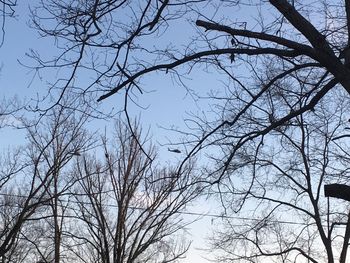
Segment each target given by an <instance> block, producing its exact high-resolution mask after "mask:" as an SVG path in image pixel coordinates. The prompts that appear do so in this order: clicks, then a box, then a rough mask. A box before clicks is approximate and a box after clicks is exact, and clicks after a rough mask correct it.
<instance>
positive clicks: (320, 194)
mask: <svg viewBox="0 0 350 263" xmlns="http://www.w3.org/2000/svg"><path fill="white" fill-rule="evenodd" d="M331 94H332V98H333V101H332V102H327V101H323V102H321V103H320V104H319V105H318V106H317V108H316V109H315V112H314V113H313V112H309V113H304V114H301V115H300V116H298V117H296V118H295V119H294V121H293V125H289V126H285V127H280V128H279V129H276V130H274V131H273V132H272V133H271V134H269V135H266V136H265V137H264V138H263V139H261V140H260V142H258V145H249V146H247V147H245V148H244V151H243V150H242V151H240V152H238V154H237V155H238V156H239V157H238V158H236V159H235V160H234V161H233V162H232V163H231V164H230V165H229V166H228V171H229V172H230V173H231V174H232V176H231V177H229V178H226V179H222V182H221V185H220V188H219V189H218V192H217V193H218V194H219V196H220V197H221V201H222V203H223V205H224V208H225V209H226V210H225V211H226V214H225V215H228V217H227V218H225V219H223V221H222V223H223V224H222V225H221V227H220V228H218V229H217V230H218V232H216V233H214V234H213V237H214V238H213V239H211V241H212V242H211V243H212V247H213V249H214V250H215V251H216V252H217V253H218V254H217V255H218V259H219V260H220V262H234V261H239V262H265V261H266V260H267V261H270V262H271V261H273V262H315V263H316V262H329V263H331V262H332V263H333V262H342V263H345V262H346V253H347V248H348V243H349V235H348V234H347V233H348V232H349V231H350V224H349V220H350V217H349V203H348V201H344V200H340V199H335V198H333V199H330V200H329V203H327V199H326V198H325V195H324V185H325V184H333V183H339V184H346V185H348V184H349V176H350V174H349V169H348V167H349V161H350V155H349V153H350V151H349V150H350V148H349V147H350V145H349V143H348V142H347V140H346V138H339V136H343V135H344V134H346V130H345V129H344V127H347V126H348V124H349V122H348V116H349V111H348V109H349V101H348V100H347V99H346V98H345V97H344V93H343V92H340V93H337V92H334V91H332V92H331ZM218 221H219V219H218Z"/></svg>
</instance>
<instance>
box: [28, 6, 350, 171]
mask: <svg viewBox="0 0 350 263" xmlns="http://www.w3.org/2000/svg"><path fill="white" fill-rule="evenodd" d="M32 18H33V26H34V27H35V28H37V29H38V30H39V32H41V34H42V35H43V36H45V37H54V38H55V39H56V41H57V46H58V48H60V49H61V50H62V54H61V56H59V57H57V58H55V59H54V60H45V59H43V58H41V57H40V56H38V55H37V54H35V53H33V54H32V57H33V58H34V59H36V60H37V62H38V64H37V69H38V70H40V69H45V68H52V67H54V68H58V69H59V68H66V69H70V70H69V71H64V72H65V75H64V78H62V79H64V80H65V81H60V82H57V83H55V84H53V85H52V87H51V88H52V89H51V90H52V91H53V90H55V91H56V92H57V88H58V90H59V94H62V93H64V92H66V91H67V90H68V89H74V91H75V92H76V93H77V95H78V94H80V95H83V96H86V97H89V99H91V98H94V99H97V101H104V100H106V99H107V98H109V97H111V96H112V95H115V94H117V93H123V94H124V96H125V97H126V101H127V99H128V97H129V96H130V93H132V94H140V96H142V95H141V94H142V93H143V92H144V91H145V90H144V87H143V85H142V79H145V78H146V77H147V76H148V75H150V74H152V73H153V72H154V73H155V72H157V73H159V74H158V76H159V78H161V77H162V74H167V73H168V74H171V75H172V76H173V77H174V78H175V79H177V80H178V81H179V83H180V84H183V85H185V87H186V88H188V89H189V90H190V89H191V83H192V82H186V81H185V78H186V77H187V76H188V75H189V76H191V72H192V71H196V70H201V71H202V73H201V74H205V73H208V74H213V72H214V74H215V77H216V76H217V77H218V78H220V81H221V85H222V84H223V85H224V87H225V88H226V91H225V92H222V89H221V88H218V87H215V88H213V93H212V94H211V95H210V96H211V98H213V99H218V100H220V99H222V100H221V102H222V103H221V105H222V109H221V110H218V113H219V114H218V115H220V117H219V118H218V119H215V120H209V122H210V124H209V122H208V123H207V124H208V125H207V126H206V127H197V128H198V129H199V130H200V131H199V132H200V135H199V136H198V134H196V136H195V139H193V138H191V139H190V141H191V142H192V143H193V142H194V140H196V143H195V144H193V145H192V146H193V147H192V149H191V150H189V156H190V155H193V154H195V153H196V152H197V151H198V150H200V149H203V148H204V147H205V146H207V145H210V144H211V142H213V141H216V142H218V138H214V137H215V136H216V135H218V134H220V133H222V130H230V131H235V133H236V134H237V136H234V137H232V142H231V144H232V147H231V149H230V151H229V152H226V157H225V160H224V161H223V162H222V164H221V168H220V169H219V170H221V174H224V173H225V171H226V166H227V164H229V163H230V162H231V160H232V158H233V157H234V155H235V152H236V151H237V149H239V148H240V147H241V146H242V145H244V144H245V143H247V142H249V141H251V140H254V139H256V138H258V137H261V136H264V135H266V134H268V133H269V132H271V131H273V130H274V129H275V128H276V127H279V126H283V125H285V124H286V123H288V122H289V121H291V120H292V119H294V118H296V117H297V116H299V115H301V114H303V113H304V112H307V111H312V110H314V109H315V107H316V105H317V104H318V103H319V102H320V101H321V100H322V99H324V98H325V97H326V98H328V94H329V92H330V91H331V90H333V89H343V90H344V92H345V93H344V94H346V96H347V95H348V93H349V92H350V70H349V61H350V59H349V58H350V48H349V43H350V40H349V31H350V29H349V27H350V26H349V25H350V22H349V21H350V7H349V2H348V1H344V0H341V1H333V0H332V1H317V2H315V1H314V2H312V1H287V0H276V1H275V0H271V1H260V0H256V1H243V0H242V1H239V0H237V1H204V0H203V1H201V0H200V1H175V2H172V1H144V2H135V1H100V0H98V1H97V0H96V1H94V0H90V1H65V2H64V3H63V2H62V1H55V0H51V1H43V2H42V3H41V5H39V6H38V7H37V8H35V9H33V11H32ZM48 20H49V21H50V23H48V22H47V21H48ZM180 32H182V35H181V36H180V35H179V34H180ZM85 74H89V76H95V77H94V78H93V79H92V81H90V82H89V83H87V84H86V83H85V84H83V86H79V87H78V88H77V86H76V85H72V84H73V81H76V78H77V79H78V78H79V76H81V75H85ZM196 81H197V82H198V81H200V79H196V74H194V76H193V83H195V82H196ZM300 85H302V86H303V88H302V89H301V88H300ZM296 93H298V94H297V95H298V96H295V95H296ZM299 93H301V94H299ZM281 94H286V96H283V99H281V96H280V95H281ZM169 99H170V98H169ZM328 99H329V98H328ZM59 100H60V96H59V97H58V102H59ZM227 101H229V102H230V105H231V107H230V108H228V107H227V106H223V105H225V103H226V102H227ZM219 111H221V112H219ZM243 123H244V124H245V125H244V126H242V124H243ZM201 125H202V124H201Z"/></svg>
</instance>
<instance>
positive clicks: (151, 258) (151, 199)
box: [72, 121, 200, 263]
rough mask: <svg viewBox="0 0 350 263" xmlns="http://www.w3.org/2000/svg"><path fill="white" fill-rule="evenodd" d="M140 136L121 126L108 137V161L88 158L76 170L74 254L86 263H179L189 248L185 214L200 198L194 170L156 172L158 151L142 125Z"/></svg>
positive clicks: (104, 143) (105, 142)
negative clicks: (155, 158)
mask: <svg viewBox="0 0 350 263" xmlns="http://www.w3.org/2000/svg"><path fill="white" fill-rule="evenodd" d="M134 131H135V132H136V134H134V135H135V136H133V135H132V133H131V132H130V130H128V126H127V125H126V124H125V123H123V122H121V121H119V122H117V124H116V126H115V135H114V137H113V138H111V139H108V140H107V138H103V141H102V149H101V150H103V152H104V158H98V157H96V156H84V157H83V158H81V159H80V162H78V166H77V167H76V172H75V180H76V181H78V184H79V187H77V188H76V189H75V195H74V196H75V200H76V204H77V205H76V208H75V211H76V214H75V216H76V217H77V218H79V220H77V222H76V225H77V226H78V227H77V229H76V231H74V233H73V234H72V238H73V239H74V240H75V243H74V244H75V245H72V250H73V251H74V253H75V254H76V255H77V257H78V258H79V259H81V260H82V262H102V263H112V262H114V263H122V262H130V263H132V262H174V261H177V260H178V259H179V258H181V257H183V256H184V254H185V252H186V251H187V249H188V247H189V243H187V242H185V240H184V236H182V235H181V234H184V233H183V232H182V231H183V230H184V227H185V226H186V225H187V224H188V223H189V222H186V221H184V220H183V218H182V216H181V212H183V211H185V209H186V206H188V205H190V202H191V201H193V200H194V198H195V197H197V196H198V194H199V189H200V188H199V187H197V186H195V185H191V184H190V183H191V182H192V180H193V178H194V169H193V167H192V166H187V167H186V169H184V172H183V173H182V174H177V173H176V171H175V169H171V168H158V167H155V165H154V163H153V164H152V160H151V159H150V158H149V157H153V158H154V157H155V149H154V148H153V147H152V146H148V145H147V144H148V143H149V142H148V141H147V140H146V139H143V138H142V137H141V136H142V135H141V129H140V126H138V125H134ZM142 147H143V148H142ZM145 149H147V150H146V151H147V152H145ZM153 158H152V159H153ZM153 162H154V161H153Z"/></svg>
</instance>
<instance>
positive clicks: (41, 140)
mask: <svg viewBox="0 0 350 263" xmlns="http://www.w3.org/2000/svg"><path fill="white" fill-rule="evenodd" d="M23 121H24V120H23ZM85 121H86V118H84V117H82V116H80V115H79V114H78V113H76V112H75V111H74V110H69V109H66V108H65V107H56V108H53V109H52V110H51V112H50V114H48V115H46V117H45V119H42V122H41V123H40V124H39V125H31V124H29V123H28V124H25V126H26V127H27V128H26V133H27V139H28V145H27V146H26V147H23V148H20V151H18V152H17V153H16V154H15V155H12V156H10V157H9V158H8V159H7V160H6V166H5V167H9V168H7V169H6V170H5V169H4V171H3V174H4V176H3V177H1V178H2V184H1V186H2V187H1V188H0V191H1V192H0V194H1V198H2V203H1V206H2V208H1V211H2V213H1V215H2V216H1V221H0V222H1V226H0V230H1V231H0V237H1V239H0V240H1V246H0V257H1V258H2V259H3V262H20V261H19V259H18V258H17V261H16V260H13V261H11V260H10V258H11V257H12V256H13V255H14V254H16V253H18V252H19V250H18V248H19V247H25V245H23V244H26V246H27V249H26V253H22V255H21V256H22V257H24V258H26V257H28V256H31V255H32V253H29V248H31V247H32V245H35V249H36V250H39V249H42V248H40V246H39V241H40V239H41V238H43V237H44V236H43V232H42V231H38V229H39V228H38V227H36V225H38V223H39V224H41V226H42V227H43V223H44V222H52V220H53V227H52V228H50V229H48V231H47V232H46V233H45V234H48V233H51V232H52V231H53V232H54V234H53V236H54V240H53V241H52V243H53V244H54V245H55V246H54V249H52V251H54V255H55V256H54V258H57V260H55V262H59V247H60V237H61V228H60V227H62V224H63V215H61V214H60V213H61V211H62V214H63V213H64V212H65V211H64V205H62V203H65V200H67V198H63V199H64V200H61V196H62V195H63V194H64V193H65V192H66V191H67V189H69V187H71V186H72V185H73V184H74V182H72V181H69V182H68V181H66V182H65V183H64V181H63V180H61V176H62V175H61V174H63V173H65V172H66V171H65V169H67V168H66V167H67V164H69V161H70V160H72V159H73V158H74V157H75V156H76V155H77V153H78V152H79V151H81V152H83V151H85V150H86V149H87V148H88V147H89V146H90V143H91V140H90V137H89V135H88V134H87V133H86V132H84V131H83V130H82V129H83V128H82V126H83V125H84V123H85ZM27 125H28V126H27ZM59 183H60V184H59ZM59 203H60V204H61V206H60V208H62V209H59V207H58V205H59ZM47 208H50V209H51V213H50V212H48V209H47ZM33 222H38V223H33ZM31 228H32V230H31ZM35 232H36V233H35ZM33 233H34V236H38V235H39V236H40V235H41V236H40V238H39V239H37V240H35V242H37V243H36V244H35V242H34V241H33V240H32V238H34V237H33V235H32V234H33ZM23 242H24V243H23ZM45 250H46V251H47V252H48V253H49V254H51V253H52V251H49V245H48V243H47V242H46V245H45ZM39 254H40V255H41V256H44V255H45V253H39ZM39 258H40V257H39ZM26 260H34V258H31V259H28V258H26ZM42 260H46V259H45V258H43V259H42ZM34 261H35V260H34Z"/></svg>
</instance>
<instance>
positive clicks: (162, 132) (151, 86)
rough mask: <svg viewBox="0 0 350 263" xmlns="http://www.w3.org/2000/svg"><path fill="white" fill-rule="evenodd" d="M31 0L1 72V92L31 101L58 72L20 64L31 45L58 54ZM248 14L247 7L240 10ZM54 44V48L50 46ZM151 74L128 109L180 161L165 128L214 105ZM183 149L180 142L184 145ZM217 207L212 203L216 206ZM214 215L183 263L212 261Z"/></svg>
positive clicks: (12, 141) (16, 140)
mask: <svg viewBox="0 0 350 263" xmlns="http://www.w3.org/2000/svg"><path fill="white" fill-rule="evenodd" d="M28 3H29V2H28V1H19V6H18V8H16V18H15V19H8V20H7V21H6V35H5V43H4V45H3V46H2V47H1V48H0V63H1V65H2V69H1V71H0V92H1V96H2V97H7V98H10V97H12V96H17V97H18V98H19V99H20V100H23V99H25V100H29V99H30V98H31V97H33V96H35V94H36V93H39V94H40V93H41V92H42V91H45V89H46V80H47V79H52V78H54V77H55V76H35V78H34V79H33V71H32V70H30V69H28V68H25V67H24V66H22V65H20V63H19V61H21V62H22V63H25V64H26V63H29V64H30V63H31V61H30V59H29V58H28V57H26V53H28V52H29V51H30V49H33V50H38V52H39V53H41V54H44V55H47V57H50V56H52V55H54V52H55V47H54V43H53V40H48V39H44V38H41V37H40V36H39V35H38V34H37V33H36V32H35V30H33V29H30V28H29V27H28V24H27V23H28V19H29V18H28ZM30 3H33V2H30ZM240 15H243V16H244V12H242V14H240ZM174 33H175V34H178V35H179V40H180V41H181V37H184V34H183V32H182V28H181V27H178V32H174ZM51 47H52V48H51ZM162 74H163V73H159V74H152V75H150V76H149V77H147V78H145V79H144V80H143V87H144V88H145V90H147V91H149V92H148V93H145V94H144V95H142V96H140V97H138V103H139V104H140V105H141V106H143V107H145V109H142V108H141V107H138V106H137V105H135V104H130V113H131V115H132V116H133V117H138V116H140V118H141V120H142V124H143V128H144V129H147V128H150V131H151V134H152V137H153V140H154V142H155V143H156V144H157V145H158V148H159V152H160V157H161V160H162V161H164V162H172V161H177V160H180V159H181V157H183V155H184V149H180V150H182V151H183V153H182V154H180V155H178V154H175V153H171V152H169V151H168V147H169V146H168V145H165V144H166V143H167V142H169V141H174V140H176V139H177V138H178V134H177V133H174V132H170V131H169V130H167V129H163V128H161V127H165V128H172V127H175V128H179V129H186V127H185V125H184V119H186V118H187V117H188V114H189V113H195V114H198V113H199V114H201V113H203V112H205V114H206V115H210V114H212V113H211V110H210V108H209V107H207V101H205V100H204V101H196V100H195V99H194V98H193V97H192V96H190V95H189V94H188V92H187V91H186V90H185V89H184V88H182V87H179V85H178V83H176V82H174V81H173V80H172V79H171V78H170V76H168V75H164V74H163V75H162ZM200 74H201V70H196V71H194V72H193V74H192V77H193V76H195V75H197V76H198V75H200ZM188 82H189V83H191V85H190V88H191V89H193V90H194V91H196V93H198V94H200V95H206V94H207V93H208V92H209V91H210V90H211V89H217V88H218V87H219V85H220V83H219V77H218V76H217V75H216V74H215V72H214V73H213V74H202V75H201V77H200V78H196V82H191V79H189V80H188ZM122 103H123V97H122V96H118V95H115V96H112V97H111V98H108V99H107V100H105V101H103V104H104V107H106V108H108V107H118V106H119V105H122ZM96 123H97V126H96V124H95V123H94V124H93V125H92V126H93V127H97V129H98V130H100V131H104V129H105V126H106V125H108V124H106V123H104V122H103V121H96ZM0 136H1V138H0V143H1V148H2V149H4V148H6V147H12V146H15V145H18V144H21V143H23V142H24V141H25V139H24V135H23V131H20V130H13V129H9V128H6V129H1V130H0ZM180 148H181V147H180ZM213 206H214V207H213ZM192 212H194V213H199V214H201V213H203V214H215V213H217V212H218V211H217V209H215V205H214V203H212V202H211V203H208V201H206V200H202V201H200V202H199V203H198V205H196V206H195V207H194V208H193V210H192ZM185 218H188V219H189V220H194V219H195V218H197V216H196V215H186V216H185ZM213 219H215V217H211V216H203V217H202V218H201V219H199V220H198V221H197V222H196V223H194V224H193V225H191V226H190V227H189V231H188V232H189V237H188V238H189V239H190V240H193V243H192V247H191V250H190V252H189V253H188V257H187V258H186V259H185V260H184V262H193V263H194V262H209V261H207V260H205V259H204V258H203V256H204V257H207V256H208V255H207V254H206V253H205V252H204V251H203V250H202V249H204V248H205V246H206V241H205V237H206V236H207V235H209V234H210V230H211V228H212V226H213Z"/></svg>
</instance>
